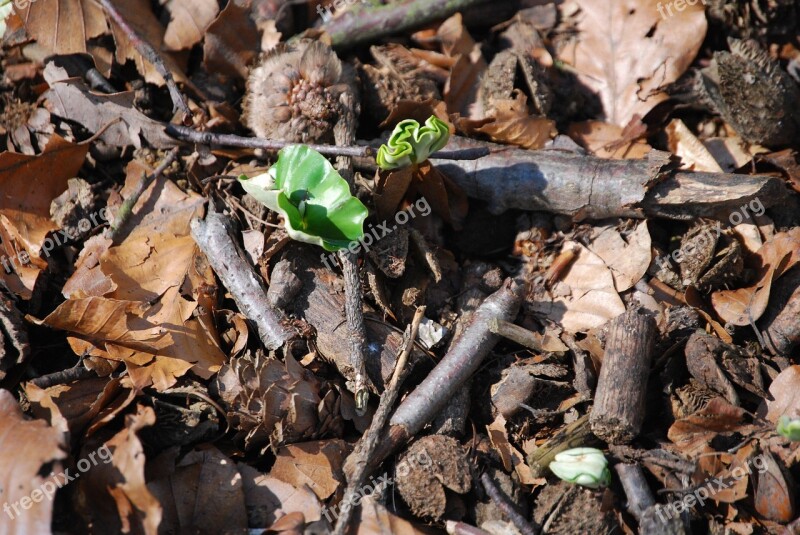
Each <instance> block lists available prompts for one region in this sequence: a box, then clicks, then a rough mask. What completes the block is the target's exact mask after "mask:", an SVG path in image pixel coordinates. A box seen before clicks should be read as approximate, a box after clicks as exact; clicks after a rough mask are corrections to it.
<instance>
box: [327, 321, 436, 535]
mask: <svg viewBox="0 0 800 535" xmlns="http://www.w3.org/2000/svg"><path fill="white" fill-rule="evenodd" d="M424 315H425V307H424V306H423V307H419V308H417V310H416V312H415V313H414V318H413V319H412V320H411V325H409V326H408V329H407V330H406V335H405V336H406V338H405V344H404V345H403V348H402V350H401V351H400V355H399V356H398V358H397V364H396V365H395V367H394V373H393V374H392V378H391V379H390V380H389V385H388V386H387V387H386V390H385V391H384V392H383V396H382V397H381V401H380V403H378V410H377V411H375V415H374V416H373V417H372V422H371V423H370V426H369V429H367V432H366V433H364V436H363V438H362V439H361V442H360V443H359V445H358V446H357V447H356V449H355V450H354V451H353V453H352V454H350V457H348V459H347V463H348V464H350V465H351V466H353V472H352V473H353V475H352V477H351V478H350V479H349V483H348V485H347V490H346V491H345V493H344V500H346V501H345V502H344V503H352V500H353V498H354V497H355V495H356V493H357V492H358V489H359V488H360V487H361V485H363V484H364V480H365V479H366V478H367V477H368V476H369V473H368V471H369V469H370V468H372V466H370V465H369V464H368V463H367V460H368V459H369V458H370V457H372V454H373V453H374V452H375V450H376V449H377V447H378V441H379V439H380V438H381V435H382V433H381V432H382V431H383V428H384V427H385V426H386V422H387V420H389V413H390V412H391V410H392V407H393V406H394V403H395V401H397V397H398V395H399V394H400V386H401V385H402V384H403V378H404V377H405V375H406V373H405V369H406V364H407V363H408V359H409V356H410V355H411V351H412V350H413V349H414V340H416V339H417V333H419V325H420V323H422V318H423V316H424ZM346 509H347V510H345V508H342V514H341V516H340V517H339V520H338V523H337V524H336V530H335V531H334V532H333V533H334V535H344V533H345V531H346V529H347V524H348V523H349V522H350V519H351V518H352V515H353V510H354V508H353V507H349V508H346Z"/></svg>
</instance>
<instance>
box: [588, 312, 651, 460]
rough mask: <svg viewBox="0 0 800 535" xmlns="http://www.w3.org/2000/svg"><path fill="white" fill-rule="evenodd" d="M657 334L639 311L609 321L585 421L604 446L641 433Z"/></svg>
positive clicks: (649, 317) (643, 313)
mask: <svg viewBox="0 0 800 535" xmlns="http://www.w3.org/2000/svg"><path fill="white" fill-rule="evenodd" d="M657 333H658V327H657V326H656V322H655V320H654V319H653V318H652V316H649V315H647V314H646V313H645V312H644V311H642V310H641V309H639V310H636V309H632V310H629V311H627V312H625V313H624V314H621V315H619V316H617V317H616V318H615V319H613V320H612V321H611V324H610V326H609V334H608V341H607V342H606V348H605V355H604V356H603V364H602V366H601V368H600V377H599V378H598V380H597V390H595V396H594V406H593V407H592V413H591V416H590V417H589V422H590V425H591V428H592V432H593V433H594V434H595V435H597V436H598V437H599V438H601V439H603V440H605V441H606V442H609V443H611V444H620V443H626V442H629V441H631V440H633V438H634V437H636V436H637V435H638V434H639V431H641V428H642V422H644V410H645V397H646V394H647V378H648V375H649V374H650V363H651V361H652V357H653V346H654V344H655V339H656V335H657Z"/></svg>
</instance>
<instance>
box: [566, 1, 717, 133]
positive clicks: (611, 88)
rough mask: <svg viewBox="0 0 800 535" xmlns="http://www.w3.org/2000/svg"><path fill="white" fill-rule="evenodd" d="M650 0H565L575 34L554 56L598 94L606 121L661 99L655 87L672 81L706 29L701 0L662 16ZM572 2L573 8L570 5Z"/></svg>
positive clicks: (621, 119) (621, 121)
mask: <svg viewBox="0 0 800 535" xmlns="http://www.w3.org/2000/svg"><path fill="white" fill-rule="evenodd" d="M656 4H657V2H652V1H650V0H599V1H598V0H570V1H569V2H566V3H565V4H562V6H561V9H562V12H563V13H571V12H576V11H577V15H576V16H577V17H578V30H579V34H578V36H577V39H576V40H575V41H573V42H570V43H569V44H567V45H566V46H565V47H563V48H562V49H561V50H560V51H559V53H558V58H559V59H560V60H562V61H564V62H566V63H568V64H569V65H571V66H572V67H573V68H574V69H575V71H576V73H577V76H578V78H579V79H580V81H581V82H583V84H584V85H586V86H587V87H589V88H591V89H592V90H594V91H596V92H597V93H598V94H599V95H600V99H601V100H602V102H603V109H604V110H605V118H606V120H607V121H608V122H610V123H613V124H616V125H619V126H625V125H626V124H628V122H629V121H630V120H631V118H632V117H633V116H634V115H636V114H638V115H639V116H641V117H644V116H645V115H646V114H647V112H648V111H650V110H651V109H652V108H653V107H655V105H656V104H658V103H659V102H662V101H664V100H666V98H667V97H666V95H665V94H664V93H663V91H661V90H660V88H662V87H664V86H666V85H667V84H670V83H672V82H674V81H676V80H677V79H678V78H679V77H680V76H681V75H682V74H683V73H684V71H686V69H687V68H688V67H689V65H690V64H691V63H692V61H694V58H695V56H696V55H697V52H698V50H699V49H700V45H701V44H702V43H703V39H704V38H705V35H706V28H707V22H706V17H705V12H704V7H703V5H702V4H701V3H697V4H691V5H690V4H687V5H686V6H685V7H686V9H685V10H683V11H675V12H674V14H673V16H670V17H666V18H663V17H662V16H661V15H659V13H658V9H657V5H656ZM576 8H577V9H576Z"/></svg>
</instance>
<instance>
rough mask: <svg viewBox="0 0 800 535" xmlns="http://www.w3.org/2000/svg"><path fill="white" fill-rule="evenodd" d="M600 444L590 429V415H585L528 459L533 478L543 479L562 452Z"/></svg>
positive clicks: (537, 449)
mask: <svg viewBox="0 0 800 535" xmlns="http://www.w3.org/2000/svg"><path fill="white" fill-rule="evenodd" d="M596 442H599V441H598V440H597V438H595V436H594V435H593V434H592V430H591V428H590V427H589V415H588V414H586V415H583V416H581V417H580V418H578V419H577V420H575V421H574V422H572V423H571V424H569V425H567V426H566V427H565V428H564V429H562V430H561V431H559V432H558V433H556V434H555V435H553V436H552V437H550V438H549V439H548V440H547V441H546V442H545V443H544V444H542V445H541V446H539V447H538V448H536V449H535V450H534V451H532V452H531V453H530V455H528V458H527V459H526V461H527V463H528V466H530V467H531V472H532V473H533V477H542V476H543V475H544V472H545V469H546V468H547V467H548V466H550V463H551V462H552V461H553V459H555V457H556V455H558V454H559V453H561V452H562V451H565V450H568V449H571V448H578V447H581V446H593V445H594V444H595V443H596Z"/></svg>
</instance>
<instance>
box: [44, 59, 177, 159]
mask: <svg viewBox="0 0 800 535" xmlns="http://www.w3.org/2000/svg"><path fill="white" fill-rule="evenodd" d="M44 78H45V80H47V83H48V84H49V85H50V90H49V91H47V93H45V95H44V98H45V99H46V100H47V109H48V110H49V111H50V113H52V114H54V115H58V116H59V117H63V118H65V119H69V120H71V121H75V122H77V123H79V124H81V125H83V126H84V127H85V128H86V129H87V130H88V131H90V132H92V133H96V132H99V131H100V129H102V128H103V127H105V126H108V125H109V124H110V125H111V126H108V128H106V130H105V131H104V132H103V133H102V134H101V136H100V138H101V139H102V140H104V141H105V142H106V143H109V144H110V145H113V146H115V147H127V146H130V145H133V146H135V147H141V146H142V139H144V140H146V141H147V143H149V144H150V145H151V146H153V147H155V148H159V149H163V148H168V147H173V146H175V145H176V144H177V142H176V141H175V140H174V139H172V138H171V137H169V136H168V135H167V134H165V133H164V125H163V124H161V123H159V122H158V121H154V120H153V119H150V118H149V117H147V116H145V115H144V114H143V113H142V112H140V111H139V110H137V109H136V108H135V107H134V105H133V99H134V94H133V92H132V91H126V92H124V93H114V94H112V95H102V94H97V93H93V92H92V91H91V90H90V89H89V88H88V87H87V86H86V84H85V83H84V82H83V80H81V79H80V78H69V77H68V76H67V73H66V71H65V70H64V69H62V68H60V67H56V66H55V64H54V63H52V62H50V63H48V64H47V66H46V67H45V69H44ZM112 123H113V124H112Z"/></svg>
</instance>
